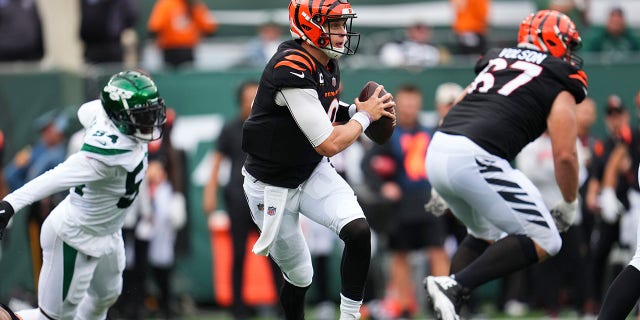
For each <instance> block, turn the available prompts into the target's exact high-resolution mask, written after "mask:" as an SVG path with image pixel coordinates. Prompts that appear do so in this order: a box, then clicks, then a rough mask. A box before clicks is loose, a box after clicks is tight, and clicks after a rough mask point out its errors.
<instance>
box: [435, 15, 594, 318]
mask: <svg viewBox="0 0 640 320" xmlns="http://www.w3.org/2000/svg"><path fill="white" fill-rule="evenodd" d="M580 44H581V39H580V36H579V34H578V31H577V30H576V28H575V24H574V23H573V22H572V21H571V20H570V19H569V17H567V16H566V15H564V14H562V13H560V12H558V11H553V10H541V11H539V12H537V13H535V14H531V15H530V16H528V17H527V18H526V19H525V20H524V21H522V23H521V24H520V29H519V33H518V46H517V47H515V48H502V49H493V50H489V51H488V52H486V53H485V54H484V55H483V56H482V57H481V58H480V60H479V61H478V63H477V65H476V67H475V72H476V73H477V76H476V78H475V80H474V81H473V82H472V83H471V84H470V85H469V86H468V87H467V89H466V91H465V94H464V95H463V96H462V97H460V98H459V99H458V102H457V104H456V105H454V106H453V108H452V109H451V111H449V113H448V114H447V115H446V117H445V118H444V121H443V123H442V125H441V127H440V128H439V129H438V131H437V132H436V134H435V135H434V137H433V140H432V141H431V144H430V145H429V149H428V151H427V158H426V167H427V172H429V179H430V181H431V184H432V186H433V188H435V189H436V190H437V192H438V193H439V194H440V196H441V197H442V199H443V200H444V201H445V202H446V203H448V205H449V206H450V208H451V209H452V211H453V213H454V214H455V215H456V217H458V219H460V220H461V221H462V222H463V223H464V224H465V225H466V226H467V230H468V235H467V237H466V238H465V239H464V241H463V242H462V243H461V244H460V247H459V248H458V250H457V252H456V253H455V255H454V256H453V258H452V261H451V270H450V276H444V277H432V276H429V277H427V278H425V280H424V285H425V289H426V290H427V294H428V297H429V301H430V303H431V304H432V305H433V307H434V310H435V313H436V316H437V317H438V318H439V319H458V318H459V315H458V312H459V308H460V305H461V303H462V301H463V300H464V297H465V296H466V295H467V294H468V293H469V292H470V291H471V290H473V289H474V288H476V287H478V286H479V285H481V284H483V283H486V282H488V281H490V280H493V279H496V278H499V277H502V276H504V275H507V274H509V273H511V272H513V271H516V270H519V269H522V268H525V267H527V266H529V265H531V264H533V263H536V262H538V261H541V260H543V259H545V258H546V257H548V256H551V255H555V254H556V253H558V251H559V250H560V247H561V244H562V240H561V238H560V235H559V230H560V231H564V230H566V228H568V227H569V225H570V224H571V222H572V221H573V219H574V217H575V215H576V209H577V194H578V160H577V151H576V141H577V127H576V116H575V106H576V104H577V103H579V102H581V101H582V100H583V99H584V98H585V95H586V93H587V77H586V74H585V73H584V71H582V69H581V67H582V66H581V64H582V62H581V60H580V59H579V58H578V57H576V56H575V55H573V52H574V50H576V49H577V48H578V47H579V45H580ZM545 131H547V132H548V133H549V136H550V137H551V141H552V148H553V158H554V166H555V173H556V181H557V183H558V187H559V188H560V191H561V193H562V198H563V201H561V203H559V204H558V205H557V206H555V207H554V208H553V209H551V211H550V210H549V209H548V208H547V207H546V206H545V205H544V202H543V200H542V197H541V195H540V193H539V191H538V190H537V189H536V188H535V187H534V185H533V184H532V183H531V181H529V179H528V178H526V177H525V175H524V174H522V173H521V172H520V171H518V170H516V169H514V168H512V167H511V165H510V163H509V162H510V161H512V160H513V159H514V157H515V156H516V154H518V153H519V152H520V150H521V149H522V148H523V147H524V146H526V145H527V144H528V143H529V142H531V141H533V140H534V139H536V138H537V137H538V136H540V135H541V134H542V133H543V132H545Z"/></svg>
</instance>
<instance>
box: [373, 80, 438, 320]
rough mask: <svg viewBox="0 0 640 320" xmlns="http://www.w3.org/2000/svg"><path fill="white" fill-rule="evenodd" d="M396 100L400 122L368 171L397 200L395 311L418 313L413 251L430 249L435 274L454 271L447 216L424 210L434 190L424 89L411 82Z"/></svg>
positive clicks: (392, 243) (392, 238)
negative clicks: (447, 247)
mask: <svg viewBox="0 0 640 320" xmlns="http://www.w3.org/2000/svg"><path fill="white" fill-rule="evenodd" d="M395 99H396V108H397V117H398V118H397V119H398V124H397V126H396V128H395V130H394V132H393V135H392V136H391V139H390V140H389V141H388V142H387V143H385V144H384V145H381V146H378V145H376V146H374V147H373V148H372V149H370V150H369V152H368V153H367V155H366V156H365V158H364V160H363V165H364V168H363V171H365V172H366V173H367V174H366V175H365V176H366V177H367V178H368V179H369V180H372V181H371V182H370V184H371V185H375V186H376V188H375V189H377V190H378V192H379V195H380V197H383V198H385V199H387V200H388V201H390V202H392V203H393V207H392V208H391V212H393V215H394V218H393V219H392V220H391V221H390V222H391V223H393V224H394V226H393V227H392V228H391V230H390V232H389V234H388V238H389V239H388V240H389V241H388V246H389V251H390V255H391V261H390V267H389V272H390V275H389V282H388V285H387V291H388V293H387V298H388V299H389V300H391V301H394V303H391V304H390V306H391V305H393V307H390V310H389V311H390V315H391V316H392V317H393V318H397V317H401V318H411V317H413V316H415V315H416V314H417V311H418V309H417V308H418V304H417V302H416V301H415V296H416V292H415V290H416V288H415V287H414V286H413V282H414V281H412V269H411V265H410V263H409V254H410V253H411V252H413V251H417V250H420V251H422V250H424V253H425V254H426V256H427V257H428V261H429V273H430V274H432V275H436V276H442V275H447V274H448V272H449V257H448V256H447V253H446V251H445V250H444V240H445V226H444V220H443V219H442V218H440V217H436V216H435V215H433V214H431V213H426V214H425V212H424V204H425V203H427V201H428V200H429V194H430V190H431V185H430V184H429V181H428V180H427V174H428V173H427V172H425V164H424V160H425V155H426V153H427V147H428V146H429V141H430V140H431V135H432V130H431V129H428V128H426V127H424V126H423V125H421V124H420V123H419V122H418V115H419V113H420V111H421V110H422V94H421V92H420V90H419V89H418V88H417V87H415V86H414V85H409V84H407V85H403V86H401V87H400V88H398V90H397V91H396V94H395ZM383 159H385V160H384V161H383ZM384 162H389V163H391V165H390V166H389V165H387V167H390V168H389V169H382V166H381V165H382V163H384ZM391 212H389V214H391Z"/></svg>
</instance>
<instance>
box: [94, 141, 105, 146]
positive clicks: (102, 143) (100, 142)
mask: <svg viewBox="0 0 640 320" xmlns="http://www.w3.org/2000/svg"><path fill="white" fill-rule="evenodd" d="M96 141H98V143H99V144H101V145H103V146H106V145H107V143H106V142H104V141H100V140H96Z"/></svg>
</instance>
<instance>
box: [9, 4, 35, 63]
mask: <svg viewBox="0 0 640 320" xmlns="http://www.w3.org/2000/svg"><path fill="white" fill-rule="evenodd" d="M0 39H2V41H0V63H1V62H16V61H39V60H41V59H42V57H43V56H44V39H43V31H42V21H41V18H40V12H39V11H38V3H37V1H36V0H3V1H0Z"/></svg>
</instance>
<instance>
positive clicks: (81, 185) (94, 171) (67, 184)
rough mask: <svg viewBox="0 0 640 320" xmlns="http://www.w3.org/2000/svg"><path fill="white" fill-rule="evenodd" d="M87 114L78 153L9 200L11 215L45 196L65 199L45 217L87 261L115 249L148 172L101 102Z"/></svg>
mask: <svg viewBox="0 0 640 320" xmlns="http://www.w3.org/2000/svg"><path fill="white" fill-rule="evenodd" d="M85 108H89V109H90V110H91V111H90V113H91V121H90V122H89V123H87V128H86V132H85V138H84V144H83V146H82V149H81V150H80V151H79V152H77V153H75V154H73V155H71V156H70V157H69V158H68V159H67V160H65V161H64V162H63V163H61V164H59V165H58V166H56V167H55V168H53V169H51V170H49V171H47V172H45V173H44V174H42V175H40V176H39V177H37V178H35V179H33V180H32V181H30V182H29V183H27V184H25V185H24V186H23V187H22V188H20V189H18V190H16V191H15V192H13V193H11V194H10V195H8V196H7V197H6V198H5V200H7V201H9V203H11V204H12V205H13V206H14V209H15V210H16V211H18V210H20V209H22V208H23V207H25V206H26V205H29V204H31V203H33V202H35V201H38V200H39V199H42V198H45V197H47V196H48V195H51V194H54V193H57V192H61V191H64V190H69V195H68V196H67V197H66V198H65V199H64V200H63V201H62V202H61V203H60V204H59V205H58V206H57V207H56V208H55V209H54V210H53V211H52V212H51V214H50V215H49V216H48V217H47V220H48V222H49V223H51V224H52V225H53V228H54V230H55V231H56V233H57V234H58V235H59V236H60V237H61V238H62V239H63V240H64V241H65V242H66V243H68V244H69V245H71V246H73V247H75V248H76V249H78V250H80V251H81V252H83V253H85V254H87V255H90V256H94V257H97V256H101V255H104V254H107V253H109V252H111V251H112V250H114V249H115V246H117V244H118V241H116V242H113V241H112V240H114V239H115V238H118V237H120V236H119V235H120V229H121V228H122V225H123V221H124V217H125V215H126V212H127V210H128V208H129V206H130V205H131V203H132V202H133V200H134V199H135V197H136V196H137V194H138V187H139V185H140V183H141V182H142V180H143V178H144V176H145V174H146V168H147V145H146V144H145V143H142V142H139V141H138V140H136V139H134V138H131V137H129V136H127V135H124V134H122V133H121V132H120V131H119V130H118V129H117V128H116V127H115V125H114V124H113V123H112V122H111V120H110V119H109V118H108V117H107V115H106V114H105V113H104V111H103V109H102V105H101V103H100V100H95V101H91V102H88V103H86V104H84V105H83V106H82V107H81V108H80V111H79V113H80V112H82V111H85V112H86V110H87V109H85Z"/></svg>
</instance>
